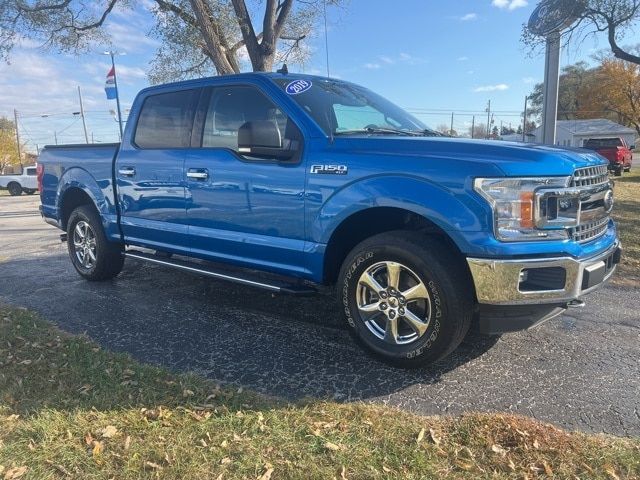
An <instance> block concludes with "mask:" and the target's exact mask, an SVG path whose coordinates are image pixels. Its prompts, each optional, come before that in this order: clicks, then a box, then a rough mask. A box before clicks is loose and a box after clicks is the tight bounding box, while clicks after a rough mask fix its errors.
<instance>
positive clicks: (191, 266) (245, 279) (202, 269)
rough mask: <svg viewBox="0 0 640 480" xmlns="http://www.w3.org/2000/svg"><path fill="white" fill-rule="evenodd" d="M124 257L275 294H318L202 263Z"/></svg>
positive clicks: (137, 254)
mask: <svg viewBox="0 0 640 480" xmlns="http://www.w3.org/2000/svg"><path fill="white" fill-rule="evenodd" d="M124 256H125V257H126V258H134V259H136V260H141V261H143V262H149V263H155V264H157V265H164V266H165V267H172V268H177V269H178V270H182V271H185V272H191V273H196V274H198V275H204V276H207V277H212V278H216V279H218V280H226V281H228V282H232V283H239V284H240V285H246V286H248V287H256V288H261V289H263V290H269V291H271V292H274V293H284V294H288V295H297V296H308V295H314V294H316V293H318V292H317V290H315V289H314V288H312V287H310V286H306V285H304V284H296V283H286V282H284V281H278V280H272V279H262V278H251V277H250V276H249V275H248V274H245V275H241V274H240V273H238V274H235V273H234V274H233V275H231V274H229V273H222V272H219V271H216V270H215V269H214V268H213V267H209V266H207V265H204V264H201V263H195V262H188V261H184V260H178V259H174V258H168V257H162V256H159V255H153V254H149V253H144V252H140V251H137V250H128V251H126V252H125V253H124Z"/></svg>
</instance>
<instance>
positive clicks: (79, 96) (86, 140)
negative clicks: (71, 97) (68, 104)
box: [78, 85, 89, 143]
mask: <svg viewBox="0 0 640 480" xmlns="http://www.w3.org/2000/svg"><path fill="white" fill-rule="evenodd" d="M78 99H79V100H80V116H81V117H82V128H84V140H85V142H87V143H89V136H88V135H87V122H86V121H85V119H84V106H83V105H82V93H81V92H80V85H78Z"/></svg>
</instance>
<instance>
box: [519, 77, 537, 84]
mask: <svg viewBox="0 0 640 480" xmlns="http://www.w3.org/2000/svg"><path fill="white" fill-rule="evenodd" d="M522 82H523V83H526V84H528V85H529V84H532V83H536V79H535V78H533V77H524V78H523V79H522Z"/></svg>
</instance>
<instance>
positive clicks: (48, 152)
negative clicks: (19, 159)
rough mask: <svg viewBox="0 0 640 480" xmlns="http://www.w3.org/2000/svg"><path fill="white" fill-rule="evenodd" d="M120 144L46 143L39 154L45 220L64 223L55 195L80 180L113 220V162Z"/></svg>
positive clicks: (114, 214)
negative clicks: (42, 172) (42, 169)
mask: <svg viewBox="0 0 640 480" xmlns="http://www.w3.org/2000/svg"><path fill="white" fill-rule="evenodd" d="M119 147H120V144H119V143H100V144H80V145H47V146H45V147H44V148H43V149H42V151H41V153H40V157H39V163H40V164H41V165H42V166H43V167H44V175H43V180H42V191H41V192H40V199H41V202H42V207H41V209H42V215H43V216H44V218H45V220H47V221H48V222H49V223H54V224H57V225H61V224H62V223H64V218H63V214H64V212H61V211H59V210H60V209H59V204H58V197H59V195H61V193H62V192H64V191H66V190H67V189H68V188H73V186H74V185H76V184H80V185H84V186H86V188H88V189H89V191H88V193H89V194H90V195H91V196H92V197H93V200H94V202H96V204H97V205H98V208H99V209H100V212H101V214H102V215H104V216H105V219H107V220H108V221H109V220H111V221H113V222H115V221H116V218H117V211H116V208H115V189H114V187H113V162H114V159H115V156H116V154H117V153H118V149H119Z"/></svg>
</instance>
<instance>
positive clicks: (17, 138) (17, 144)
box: [13, 108, 22, 169]
mask: <svg viewBox="0 0 640 480" xmlns="http://www.w3.org/2000/svg"><path fill="white" fill-rule="evenodd" d="M13 121H14V122H15V125H16V146H17V147H18V162H20V168H21V169H22V149H21V148H20V130H18V111H17V110H16V109H15V108H14V109H13Z"/></svg>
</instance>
